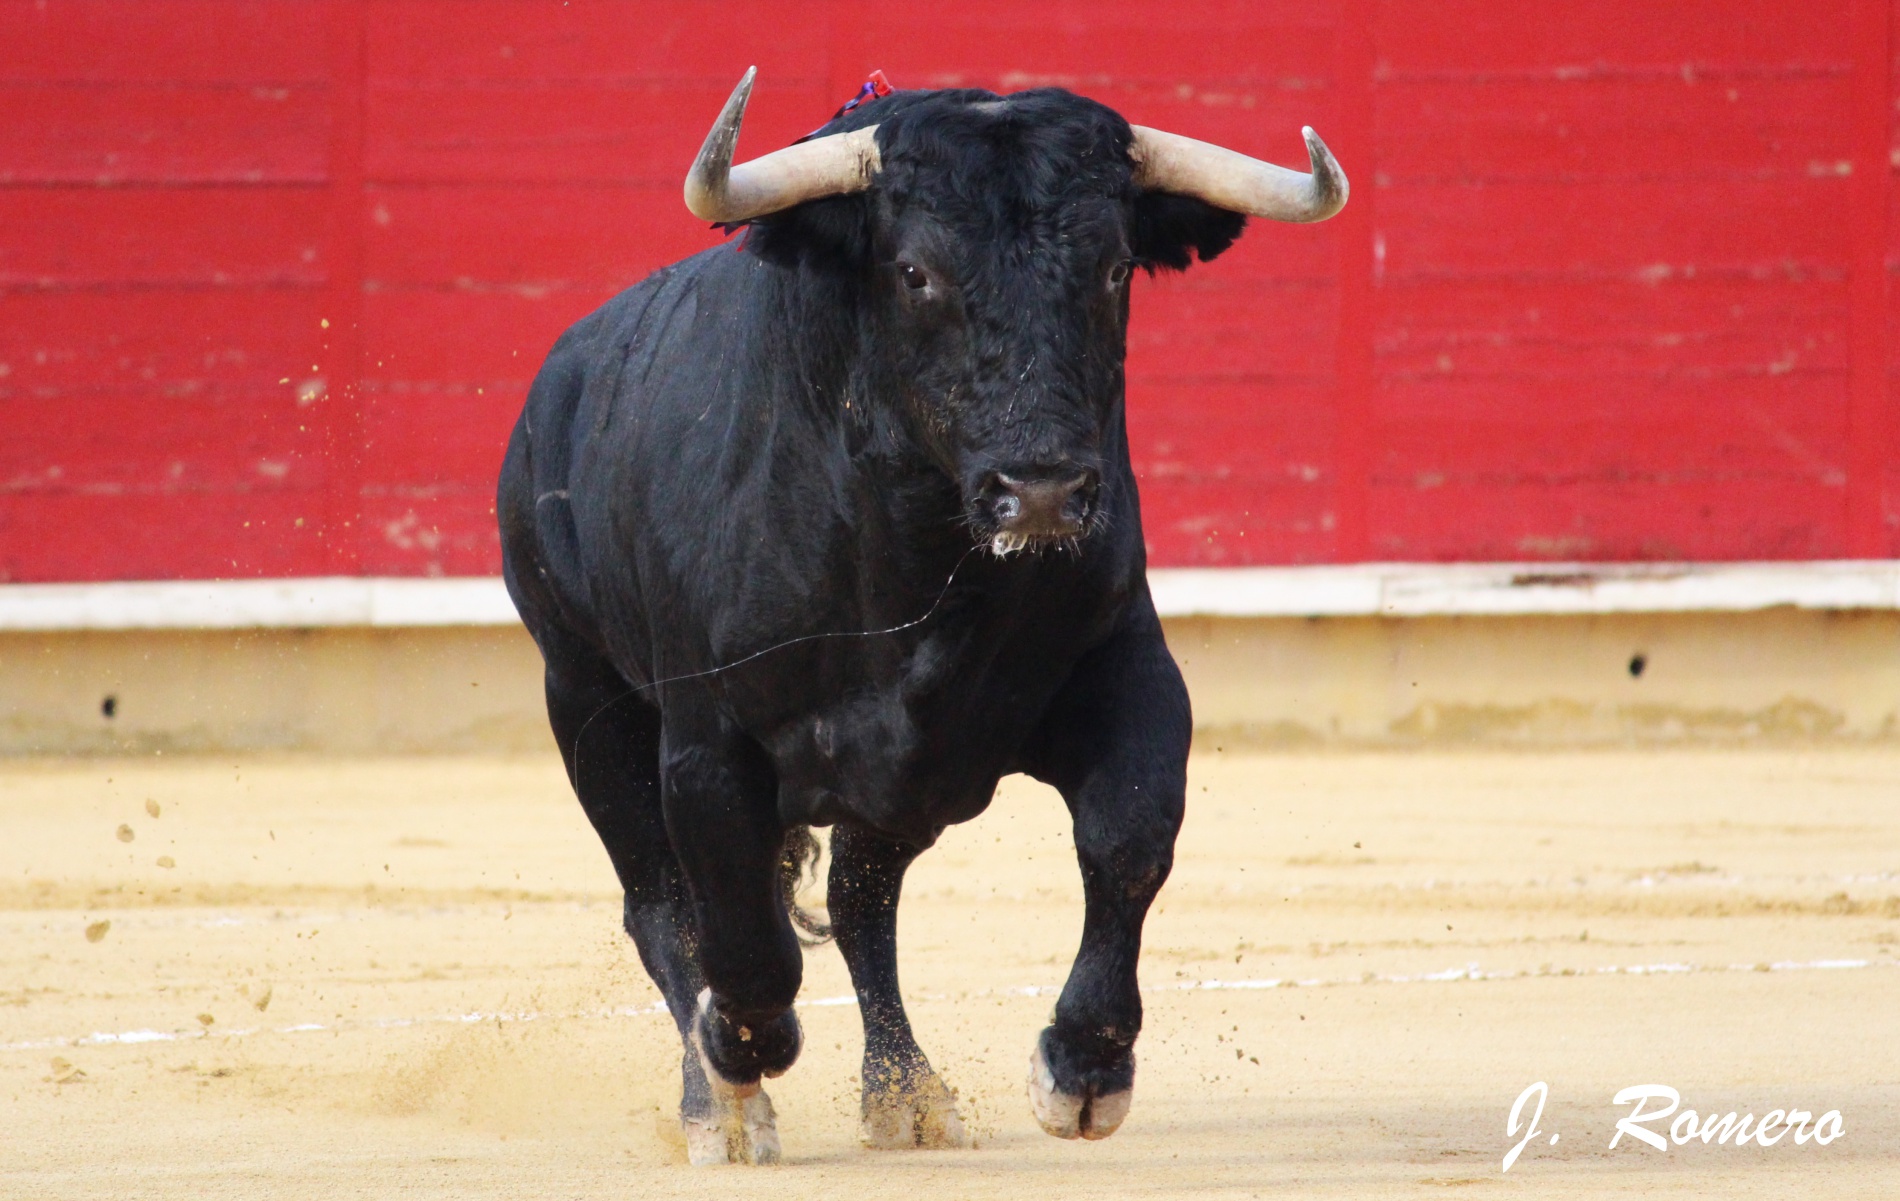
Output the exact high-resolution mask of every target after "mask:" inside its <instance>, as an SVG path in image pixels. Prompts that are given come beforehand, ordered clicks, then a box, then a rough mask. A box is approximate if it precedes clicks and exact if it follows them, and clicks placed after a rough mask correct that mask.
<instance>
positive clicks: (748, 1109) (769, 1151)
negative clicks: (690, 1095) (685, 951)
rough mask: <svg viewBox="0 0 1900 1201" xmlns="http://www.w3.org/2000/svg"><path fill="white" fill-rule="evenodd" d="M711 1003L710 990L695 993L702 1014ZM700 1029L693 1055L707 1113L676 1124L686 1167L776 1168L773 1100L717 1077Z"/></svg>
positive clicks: (757, 1089)
mask: <svg viewBox="0 0 1900 1201" xmlns="http://www.w3.org/2000/svg"><path fill="white" fill-rule="evenodd" d="M711 1002H712V992H711V991H710V990H706V991H703V992H701V993H700V994H699V1010H700V1013H701V1014H702V1015H703V1014H704V1013H705V1012H706V1010H707V1008H708V1006H710V1004H711ZM699 1030H700V1025H699V1023H698V1022H697V1021H695V1022H694V1023H693V1033H692V1040H693V1051H694V1052H695V1053H696V1054H697V1055H698V1056H699V1066H700V1069H701V1070H702V1071H704V1072H705V1073H706V1083H707V1085H708V1086H709V1087H710V1088H711V1089H712V1112H711V1113H710V1114H707V1115H706V1116H704V1117H690V1118H689V1117H682V1118H681V1119H680V1125H681V1127H682V1128H683V1129H684V1131H685V1134H686V1159H687V1162H688V1163H691V1164H692V1165H693V1166H694V1167H707V1166H710V1165H713V1164H727V1163H750V1164H760V1165H765V1164H775V1163H778V1162H779V1160H780V1158H781V1157H782V1150H781V1148H780V1147H779V1141H778V1113H777V1111H775V1110H774V1109H773V1108H772V1098H770V1097H768V1096H766V1095H765V1089H763V1088H761V1087H760V1086H759V1083H758V1082H757V1081H753V1082H752V1083H751V1084H734V1083H732V1082H731V1081H730V1080H727V1079H726V1078H725V1077H724V1076H721V1075H720V1074H719V1073H718V1071H717V1070H715V1069H714V1068H713V1065H712V1061H711V1060H709V1059H707V1058H706V1048H705V1047H704V1046H703V1045H701V1043H700V1038H699Z"/></svg>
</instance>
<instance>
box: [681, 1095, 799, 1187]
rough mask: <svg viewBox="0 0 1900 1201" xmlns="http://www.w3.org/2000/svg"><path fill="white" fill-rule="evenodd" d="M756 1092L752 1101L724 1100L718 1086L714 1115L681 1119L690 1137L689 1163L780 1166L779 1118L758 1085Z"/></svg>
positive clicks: (688, 1137)
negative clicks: (778, 1164)
mask: <svg viewBox="0 0 1900 1201" xmlns="http://www.w3.org/2000/svg"><path fill="white" fill-rule="evenodd" d="M753 1089H754V1091H753V1093H752V1095H751V1096H748V1097H730V1096H727V1097H721V1096H719V1095H718V1094H719V1092H720V1091H721V1090H720V1089H719V1087H718V1086H717V1085H715V1086H714V1088H713V1092H714V1102H713V1112H712V1113H710V1114H708V1115H707V1116H705V1117H703V1118H681V1119H680V1127H681V1129H682V1130H683V1131H684V1132H685V1135H686V1162H688V1163H690V1164H692V1165H693V1166H694V1167H696V1168H703V1167H711V1166H713V1165H717V1164H728V1163H750V1164H775V1163H777V1162H779V1159H780V1149H779V1142H778V1115H777V1114H776V1113H774V1112H773V1110H772V1098H770V1097H768V1096H766V1095H765V1090H764V1089H762V1088H759V1087H758V1086H757V1085H754V1086H753Z"/></svg>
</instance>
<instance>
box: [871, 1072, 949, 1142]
mask: <svg viewBox="0 0 1900 1201" xmlns="http://www.w3.org/2000/svg"><path fill="white" fill-rule="evenodd" d="M862 1113H863V1116H862V1119H861V1120H860V1122H859V1124H858V1141H859V1142H861V1143H863V1144H864V1145H865V1146H866V1147H868V1148H870V1149H871V1150H873V1151H907V1150H911V1149H914V1148H923V1149H925V1150H953V1149H957V1148H962V1147H967V1146H969V1145H970V1136H969V1135H968V1134H967V1133H965V1132H964V1129H963V1118H962V1117H961V1116H960V1115H959V1114H958V1113H957V1102H956V1098H954V1097H952V1096H951V1095H950V1090H949V1089H948V1088H946V1087H944V1083H943V1078H942V1077H940V1076H938V1075H937V1074H936V1073H935V1072H931V1073H929V1074H928V1075H925V1076H923V1077H922V1078H921V1079H918V1080H915V1081H913V1082H909V1083H905V1084H900V1083H897V1082H893V1083H892V1084H891V1085H889V1086H888V1087H882V1088H880V1087H877V1086H875V1085H870V1084H867V1085H865V1088H864V1108H863V1111H862Z"/></svg>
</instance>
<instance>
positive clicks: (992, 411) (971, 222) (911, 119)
mask: <svg viewBox="0 0 1900 1201" xmlns="http://www.w3.org/2000/svg"><path fill="white" fill-rule="evenodd" d="M752 79H753V72H752V71H748V72H746V76H745V78H744V79H743V80H741V81H740V82H739V86H738V88H737V89H735V90H734V92H733V93H732V98H731V99H730V100H728V101H727V102H726V107H725V109H724V111H723V112H721V113H720V115H719V120H718V122H717V123H715V124H714V126H713V128H712V132H711V133H710V134H708V135H707V137H706V143H705V146H704V147H703V148H702V149H701V150H700V153H699V158H698V160H697V161H696V162H695V163H694V164H693V169H692V171H691V173H690V174H689V175H688V176H687V180H686V205H687V207H688V208H689V209H691V210H692V211H693V213H694V214H695V215H696V216H698V217H700V218H702V219H704V220H707V221H715V222H724V223H738V222H752V223H754V225H755V227H756V233H755V236H754V239H753V241H754V243H755V247H754V248H755V249H757V250H758V251H759V252H760V253H762V254H765V255H767V256H768V257H773V258H778V259H780V260H782V261H788V262H798V263H802V264H806V265H813V264H816V265H818V266H820V267H821V268H823V269H828V270H835V271H840V272H843V273H845V274H846V275H848V276H849V277H851V278H853V279H854V280H856V281H858V282H859V284H860V285H861V287H860V288H859V289H858V294H859V295H860V296H861V297H862V300H861V305H862V310H861V315H862V318H863V319H864V320H865V321H866V322H867V325H868V328H869V333H870V336H871V337H872V338H874V339H875V345H876V346H877V347H878V351H877V353H876V354H875V355H872V356H866V357H865V359H866V361H864V362H861V363H859V364H858V365H857V368H856V371H857V378H856V379H855V380H854V386H853V390H854V392H857V393H859V394H860V395H867V394H868V395H869V396H872V397H881V398H891V399H896V400H898V401H899V402H900V403H899V406H898V407H899V408H900V409H901V410H902V413H903V415H904V416H903V420H904V423H905V425H906V426H907V427H908V429H909V430H910V432H911V434H912V436H913V439H912V440H914V442H915V443H916V444H918V445H920V446H922V447H923V448H925V450H926V452H927V453H928V455H929V457H930V458H931V459H932V460H933V461H934V462H935V463H936V464H937V465H938V467H940V468H941V469H942V470H943V471H944V472H945V473H947V474H948V475H949V477H950V478H951V479H952V480H954V481H956V484H957V486H958V487H959V489H960V490H961V495H962V497H963V505H964V511H965V516H966V518H967V520H968V521H969V523H970V525H971V526H972V528H973V529H974V530H975V531H976V532H977V534H978V536H979V537H981V538H982V539H983V540H984V541H986V542H987V543H988V544H989V546H990V548H991V549H992V550H993V551H995V552H996V553H997V554H999V555H1002V554H1008V553H1011V552H1013V551H1017V550H1021V549H1024V548H1026V547H1038V546H1044V545H1051V544H1059V543H1063V542H1068V541H1072V540H1075V539H1079V538H1081V537H1084V536H1086V535H1087V533H1088V532H1089V531H1090V530H1091V529H1093V528H1095V527H1096V526H1098V525H1099V524H1100V515H1101V514H1102V513H1103V512H1104V511H1105V510H1106V508H1107V505H1106V504H1105V498H1104V497H1103V496H1102V495H1100V490H1101V489H1102V487H1103V486H1104V484H1103V477H1104V469H1105V466H1106V455H1107V453H1108V451H1109V448H1110V445H1111V442H1110V440H1111V439H1112V438H1114V437H1117V436H1118V435H1119V430H1120V427H1121V402H1122V393H1123V376H1122V363H1123V357H1124V354H1125V351H1126V344H1127V328H1128V279H1129V275H1130V273H1131V272H1132V270H1133V269H1134V268H1136V267H1144V268H1147V269H1149V270H1150V271H1152V270H1154V269H1155V268H1157V267H1167V268H1173V269H1180V268H1184V267H1186V266H1187V265H1188V263H1189V262H1190V261H1191V260H1192V259H1193V258H1195V257H1199V258H1200V259H1201V260H1203V261H1205V260H1207V259H1211V258H1213V257H1214V256H1215V255H1217V254H1219V253H1220V252H1221V251H1223V250H1225V249H1227V247H1228V246H1230V245H1232V243H1233V242H1234V240H1235V239H1236V238H1238V237H1239V236H1240V232H1241V229H1242V228H1243V227H1244V226H1245V224H1246V219H1247V217H1249V216H1255V217H1266V218H1271V219H1273V220H1277V221H1320V220H1324V219H1325V218H1327V217H1330V216H1332V215H1333V214H1334V213H1336V212H1338V211H1339V209H1340V208H1341V206H1343V205H1344V204H1345V203H1346V177H1345V175H1344V174H1343V173H1342V172H1341V171H1340V169H1339V164H1338V163H1336V162H1335V161H1334V160H1333V156H1332V154H1331V153H1330V152H1328V150H1327V149H1326V146H1325V144H1324V143H1322V142H1321V141H1320V140H1319V137H1318V135H1316V134H1315V133H1314V132H1313V131H1312V130H1311V129H1308V130H1306V131H1305V134H1306V146H1307V151H1308V154H1309V156H1310V157H1311V160H1312V168H1313V170H1312V174H1310V175H1309V174H1303V173H1301V172H1297V171H1289V170H1287V169H1285V168H1283V167H1276V166H1274V165H1272V164H1271V163H1265V162H1261V161H1259V160H1258V159H1252V158H1248V157H1247V156H1245V155H1242V154H1237V153H1235V152H1233V151H1231V150H1225V149H1222V148H1221V147H1219V146H1213V145H1209V144H1207V143H1205V142H1197V141H1194V140H1192V139H1189V138H1184V137H1179V136H1177V135H1175V134H1171V133H1164V132H1162V131H1160V130H1156V129H1147V128H1143V127H1142V126H1138V125H1137V126H1131V125H1129V124H1128V123H1127V122H1126V121H1124V120H1123V119H1122V118H1121V117H1120V116H1119V115H1117V114H1116V113H1115V112H1113V111H1112V110H1110V109H1108V108H1106V107H1104V106H1102V105H1100V104H1097V103H1095V102H1094V101H1091V100H1086V99H1084V98H1082V97H1079V96H1075V95H1072V94H1070V93H1068V92H1064V91H1060V90H1058V89H1042V90H1038V91H1032V92H1021V93H1017V94H1015V95H1011V96H997V95H994V94H992V93H989V92H982V91H974V90H955V91H940V92H917V93H912V92H901V93H897V94H896V95H894V96H891V97H888V98H886V99H884V100H881V101H878V102H877V103H875V104H871V105H867V106H864V107H862V108H860V109H859V110H857V111H855V112H853V113H848V114H845V115H843V116H842V117H841V118H840V119H839V120H837V121H834V122H833V124H832V125H831V126H828V127H827V129H826V130H825V131H820V133H821V135H823V136H818V135H814V136H813V137H811V138H808V139H806V140H805V141H803V142H800V143H798V144H797V145H794V146H790V147H788V148H786V149H784V150H779V151H776V152H774V153H772V154H768V155H765V156H764V157H762V158H758V159H754V160H752V161H750V162H747V163H743V164H741V165H739V166H734V165H733V163H732V155H733V148H734V145H735V143H736V142H737V140H738V135H739V125H740V122H741V120H742V119H743V118H744V115H745V107H746V101H747V99H748V97H749V96H750V95H751V92H752ZM873 117H875V118H876V119H877V120H876V123H875V124H872V119H873ZM854 126H855V127H854ZM813 202H816V203H813Z"/></svg>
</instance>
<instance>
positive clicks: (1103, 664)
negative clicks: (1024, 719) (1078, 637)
mask: <svg viewBox="0 0 1900 1201" xmlns="http://www.w3.org/2000/svg"><path fill="white" fill-rule="evenodd" d="M1139 603H1140V604H1141V606H1142V611H1141V613H1139V614H1138V615H1136V619H1135V620H1131V621H1130V622H1129V623H1128V624H1127V625H1126V626H1125V627H1124V630H1123V632H1122V633H1120V634H1118V635H1117V636H1116V637H1115V638H1114V639H1112V640H1111V641H1110V642H1109V643H1108V644H1107V645H1105V646H1103V647H1102V648H1100V649H1099V650H1097V651H1095V652H1093V653H1091V654H1090V655H1089V656H1088V657H1087V658H1086V659H1085V660H1084V661H1083V662H1082V663H1081V664H1080V665H1079V666H1078V667H1077V670H1076V672H1075V673H1074V675H1073V676H1072V677H1071V678H1070V679H1069V681H1068V683H1067V684H1066V685H1065V686H1064V687H1063V690H1062V692H1061V693H1060V694H1059V696H1058V697H1057V700H1056V703H1055V705H1054V706H1053V707H1052V709H1051V711H1050V714H1049V716H1048V718H1047V719H1046V720H1045V722H1044V725H1043V728H1042V730H1041V735H1042V737H1041V738H1040V739H1039V745H1038V746H1037V747H1036V748H1035V749H1034V753H1033V754H1032V756H1031V762H1030V764H1029V766H1030V771H1031V774H1032V775H1035V776H1036V777H1038V778H1039V779H1042V780H1045V781H1046V782H1048V783H1050V784H1052V785H1054V786H1055V787H1056V788H1057V789H1059V790H1060V791H1061V793H1062V796H1063V799H1064V800H1065V801H1066V802H1067V803H1068V806H1069V811H1070V813H1071V815H1072V816H1073V818H1074V829H1075V852H1076V858H1077V859H1078V860H1079V861H1080V864H1081V868H1082V888H1083V895H1084V898H1085V910H1084V917H1083V923H1082V946H1081V949H1080V951H1079V952H1078V953H1077V955H1076V958H1075V964H1074V966H1073V967H1072V968H1071V969H1070V971H1069V979H1068V983H1067V984H1065V985H1064V986H1063V989H1062V995H1061V997H1060V999H1058V1000H1057V1002H1056V1011H1055V1021H1054V1023H1053V1024H1051V1025H1050V1026H1048V1027H1047V1028H1046V1029H1044V1030H1043V1032H1042V1035H1041V1037H1040V1038H1038V1039H1037V1042H1036V1049H1035V1051H1034V1053H1033V1054H1032V1055H1031V1057H1030V1076H1029V1101H1030V1106H1031V1108H1032V1109H1033V1110H1034V1111H1035V1114H1036V1120H1037V1121H1038V1122H1040V1123H1041V1124H1042V1128H1043V1129H1044V1130H1046V1131H1048V1132H1049V1133H1050V1134H1053V1135H1055V1136H1056V1137H1058V1138H1078V1137H1080V1138H1089V1139H1099V1138H1107V1137H1108V1136H1109V1135H1111V1134H1113V1133H1114V1132H1115V1130H1116V1128H1117V1127H1118V1126H1120V1125H1121V1123H1122V1119H1123V1118H1125V1117H1127V1115H1128V1108H1129V1104H1130V1102H1131V1101H1132V1100H1133V1097H1134V1092H1133V1090H1134V1083H1135V1053H1134V1050H1135V1037H1136V1035H1138V1034H1139V1033H1140V1032H1141V991H1140V986H1139V982H1138V980H1137V978H1136V961H1137V959H1138V958H1139V957H1140V954H1141V928H1142V923H1143V921H1144V920H1145V919H1146V917H1147V914H1148V906H1149V905H1150V904H1151V903H1152V902H1153V901H1154V898H1155V894H1156V893H1158V892H1159V891H1160V890H1161V885H1162V883H1163V882H1164V881H1165V880H1166V879H1167V878H1168V871H1169V869H1170V868H1171V867H1172V866H1173V863H1174V839H1175V835H1176V834H1177V833H1178V832H1179V830H1180V828H1181V815H1182V811H1183V807H1184V804H1185V799H1186V792H1187V753H1188V742H1189V738H1190V736H1191V733H1192V728H1193V723H1192V719H1191V717H1190V714H1189V710H1188V697H1187V689H1186V687H1185V686H1184V685H1183V684H1182V682H1181V673H1180V670H1179V669H1178V668H1177V667H1176V666H1175V664H1174V660H1173V658H1172V657H1170V656H1169V654H1168V648H1167V645H1166V643H1165V642H1163V640H1162V637H1161V625H1160V622H1159V620H1158V619H1157V618H1156V617H1155V615H1154V609H1153V606H1152V604H1151V603H1150V602H1149V601H1148V599H1147V597H1146V595H1145V594H1144V595H1143V596H1142V597H1141V599H1140V602H1139Z"/></svg>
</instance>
